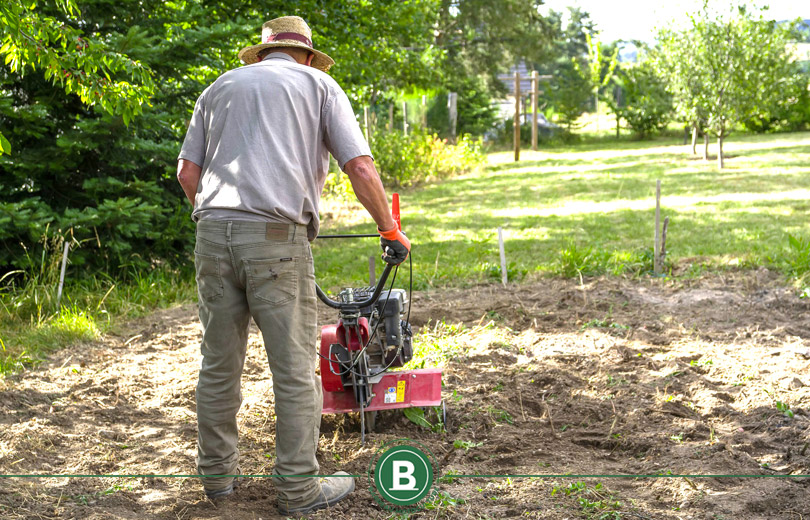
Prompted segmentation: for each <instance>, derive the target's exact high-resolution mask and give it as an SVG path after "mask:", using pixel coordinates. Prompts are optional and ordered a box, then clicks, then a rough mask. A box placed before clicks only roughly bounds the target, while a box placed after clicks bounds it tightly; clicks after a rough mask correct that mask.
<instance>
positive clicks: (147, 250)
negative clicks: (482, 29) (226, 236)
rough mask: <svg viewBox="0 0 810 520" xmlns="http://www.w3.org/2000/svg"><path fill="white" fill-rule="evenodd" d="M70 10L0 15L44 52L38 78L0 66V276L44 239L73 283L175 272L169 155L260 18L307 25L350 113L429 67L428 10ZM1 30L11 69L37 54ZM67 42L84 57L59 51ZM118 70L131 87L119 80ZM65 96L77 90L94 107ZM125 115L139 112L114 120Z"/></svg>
mask: <svg viewBox="0 0 810 520" xmlns="http://www.w3.org/2000/svg"><path fill="white" fill-rule="evenodd" d="M72 2H73V0H71V1H70V3H69V4H68V3H63V4H60V6H56V5H54V4H47V3H43V4H41V5H38V6H37V8H36V11H35V12H34V11H33V10H30V9H28V8H27V7H23V6H24V5H29V4H30V2H29V4H22V3H21V2H16V1H15V2H12V3H7V2H3V3H2V4H1V5H0V9H1V10H2V16H5V17H6V19H12V21H13V20H14V18H13V17H14V16H16V17H17V18H19V19H20V20H22V22H20V27H21V28H22V29H23V30H25V31H28V32H26V34H28V33H30V30H29V29H27V27H28V25H27V24H28V23H29V21H31V20H34V21H31V23H33V24H34V25H36V24H35V23H34V22H35V21H38V22H41V24H42V25H43V26H44V27H45V29H43V31H45V32H43V33H42V34H43V36H42V37H43V38H47V39H48V41H49V42H51V43H52V45H51V46H52V47H53V49H50V47H49V49H50V50H49V51H48V52H51V54H49V56H50V57H49V58H48V60H45V61H42V67H40V68H38V69H37V68H34V67H32V66H28V67H22V66H21V65H20V67H18V68H13V67H12V60H11V59H9V61H8V63H6V64H5V65H3V64H0V91H2V92H3V96H2V97H0V128H2V131H3V132H4V133H5V134H6V136H7V137H8V140H9V141H10V142H11V144H12V145H13V146H14V153H13V154H12V155H10V156H9V155H2V156H0V189H1V190H2V191H3V194H4V196H3V200H2V202H0V272H2V271H6V270H9V269H11V268H13V267H18V268H19V267H26V264H27V263H28V262H29V261H32V260H33V259H35V258H37V257H39V253H40V252H41V248H42V247H43V244H42V242H41V237H42V236H43V235H44V234H45V232H46V230H48V233H61V234H63V235H64V234H68V235H70V236H72V237H73V239H75V240H76V241H78V242H79V243H81V247H80V248H78V249H77V250H75V251H74V252H73V253H71V263H72V265H73V266H74V268H81V269H82V270H83V272H93V271H94V270H103V271H104V272H105V273H109V274H110V275H113V276H125V275H126V274H127V273H128V272H131V268H133V267H134V268H136V269H140V268H144V267H151V266H154V265H159V264H166V263H168V264H170V265H187V264H188V257H189V253H190V251H191V247H193V241H194V240H193V232H194V228H193V223H192V222H191V220H190V218H189V207H188V203H187V202H186V201H185V199H184V196H183V194H182V191H181V190H180V189H179V186H178V184H177V182H176V180H175V169H176V156H177V151H178V149H179V146H180V143H181V141H182V138H183V135H184V133H185V130H186V125H187V122H188V119H189V116H190V114H191V110H192V108H193V106H194V102H195V100H196V98H197V96H199V95H200V93H201V92H202V91H203V89H204V88H205V87H206V86H207V85H209V84H210V83H211V82H212V81H213V80H214V79H216V77H217V76H219V75H220V74H222V73H223V72H225V71H227V70H230V69H232V68H235V67H238V66H240V63H239V61H238V58H237V52H238V50H239V49H240V48H242V47H244V46H246V45H251V44H254V43H256V42H257V40H258V37H259V34H260V30H261V29H260V27H261V24H262V22H264V21H265V20H266V19H267V13H268V12H271V13H281V14H296V15H300V16H302V17H303V18H305V19H306V20H307V22H308V23H309V24H310V26H311V27H312V29H313V32H314V36H313V40H314V42H315V45H316V46H317V47H318V48H319V49H322V50H324V51H325V52H327V53H328V54H330V55H331V56H332V57H334V58H335V59H336V61H337V64H336V65H335V66H334V67H333V68H332V70H331V71H330V73H331V74H332V76H333V77H335V78H336V79H338V81H339V82H341V84H342V85H343V86H344V88H345V89H346V91H347V93H348V94H349V95H350V96H351V97H352V98H353V99H354V100H355V103H357V102H358V101H366V102H367V101H368V100H369V99H371V97H372V96H373V95H374V93H375V92H377V93H381V92H384V91H385V90H387V89H397V88H401V87H402V86H405V85H410V84H420V83H422V84H428V83H430V82H431V81H435V78H436V74H435V71H434V70H433V69H434V68H436V63H438V62H437V61H436V60H440V59H441V56H442V53H441V52H438V51H436V50H435V49H434V48H433V47H432V45H431V44H432V42H433V33H432V27H433V25H435V16H436V5H437V4H436V2H435V1H434V0H410V1H408V2H387V1H375V2H366V1H359V0H358V1H352V2H327V1H325V0H301V1H299V2H295V3H292V4H291V3H290V2H285V1H282V0H272V1H269V2H263V3H262V4H261V5H255V4H254V3H250V2H245V1H243V0H213V1H208V0H206V1H203V0H179V1H176V2H164V1H162V0H139V1H138V2H111V1H110V0H82V1H81V2H78V0H77V3H80V5H81V10H80V11H79V10H78V9H76V8H75V7H74V9H73V11H71V10H70V9H67V10H65V9H64V8H63V7H62V6H65V5H74V6H75V4H73V3H72ZM9 13H10V14H9ZM32 17H34V18H32ZM392 20H396V21H398V22H396V23H394V24H393V25H392V23H391V21H392ZM63 25H64V27H63ZM46 29H47V30H46ZM0 31H2V35H3V38H4V39H3V44H4V49H6V50H8V49H11V51H8V52H15V53H23V51H24V52H25V53H29V54H24V53H23V54H20V55H21V56H23V59H22V61H19V60H18V62H15V64H25V63H26V61H25V60H26V59H28V58H26V56H29V57H30V56H31V55H32V54H31V53H33V56H36V50H37V49H36V45H34V46H33V47H31V45H29V43H30V41H29V40H27V39H25V38H24V37H20V36H19V35H18V33H17V32H15V31H16V30H14V29H9V28H8V27H5V26H4V27H2V28H0ZM49 31H50V32H49ZM38 34H39V33H38ZM74 36H75V38H81V39H82V41H83V42H88V44H87V47H86V48H85V47H82V48H80V49H74V47H75V46H74V47H71V46H70V45H68V43H70V42H73V41H77V40H74V39H71V38H74ZM20 38H22V40H20ZM18 40H20V41H22V43H19V44H18V43H15V42H18ZM9 41H11V42H12V43H13V46H14V47H11V46H9V47H6V46H5V44H6V43H8V42H9ZM26 42H28V43H26ZM53 42H56V43H53ZM63 44H64V46H63ZM96 44H98V46H96ZM32 45H33V44H32ZM26 46H27V47H26ZM15 49H23V51H18V50H15ZM96 49H97V50H96ZM74 51H75V52H76V53H78V55H76V56H72V54H73V53H74ZM90 51H93V52H90ZM4 52H6V51H4ZM40 52H42V51H40ZM82 53H83V54H82ZM15 55H16V54H15ZM6 56H7V57H8V56H9V54H6ZM96 59H98V60H100V61H99V63H96V62H94V61H93V60H96ZM53 60H57V62H58V63H65V64H67V65H68V66H67V67H65V69H66V70H71V67H73V68H74V69H75V70H77V71H80V72H84V74H78V77H79V79H74V80H70V81H75V83H70V82H69V81H68V80H67V79H66V80H59V81H64V83H60V82H59V81H57V79H58V78H57V76H53V77H50V76H48V75H47V74H48V70H49V69H48V68H47V67H48V65H49V64H50V63H52V62H53ZM59 60H61V61H59ZM71 60H72V61H71ZM118 63H120V64H121V67H123V68H121V69H118V68H115V67H116V66H117V65H116V64H118ZM96 66H97V67H98V68H97V69H95V68H94V67H96ZM59 70H61V68H60V69H59ZM96 70H97V72H94V71H96ZM130 71H131V72H132V75H133V77H134V78H135V79H134V80H133V79H132V78H130V80H129V81H127V77H128V76H127V74H129V73H130ZM150 71H151V73H150ZM106 74H109V76H110V79H109V80H107V76H106ZM139 75H140V76H139ZM141 76H142V77H143V78H142V79H143V82H141V83H138V81H135V80H138V79H139V78H140V77H141ZM70 77H71V78H75V77H76V74H74V73H73V72H71V76H70ZM66 78H68V77H66ZM86 78H91V80H92V78H96V79H98V82H97V83H91V82H89V81H88V80H86ZM152 78H154V79H152ZM54 81H57V83H55V84H54ZM106 81H109V82H110V84H109V85H108V84H107V83H106ZM149 82H152V83H149ZM125 83H126V84H125ZM67 85H71V87H70V88H75V89H81V88H85V87H86V89H85V90H86V91H87V92H88V95H89V96H91V98H90V100H91V101H92V100H93V99H95V101H94V104H89V103H85V102H83V98H82V97H81V92H82V91H81V90H72V91H71V90H69V91H66V88H67V87H66V86H67ZM127 85H129V87H127ZM150 85H151V86H150ZM95 86H100V87H103V88H106V90H99V91H98V92H99V95H100V96H101V97H100V99H97V98H93V97H92V96H95V92H96V91H95V90H92V88H93V87H95ZM115 89H118V90H115ZM122 89H125V90H122ZM135 95H138V96H140V97H133V96H135ZM378 95H379V94H378ZM355 106H357V104H355ZM128 109H129V110H131V111H132V112H131V113H130V115H131V116H135V115H136V114H138V111H139V110H140V113H139V114H138V115H137V117H133V118H132V119H129V120H128V121H127V120H125V117H128V116H127V114H128V112H127V110H128ZM127 123H129V124H128V125H127ZM4 149H5V147H4ZM26 250H27V251H28V254H26V253H25V251H26ZM79 266H81V267H79Z"/></svg>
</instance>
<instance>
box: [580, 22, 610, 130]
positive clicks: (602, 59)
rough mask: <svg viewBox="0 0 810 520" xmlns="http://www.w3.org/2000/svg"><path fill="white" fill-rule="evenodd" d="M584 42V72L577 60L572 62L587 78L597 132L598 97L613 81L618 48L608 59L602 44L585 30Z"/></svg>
mask: <svg viewBox="0 0 810 520" xmlns="http://www.w3.org/2000/svg"><path fill="white" fill-rule="evenodd" d="M585 40H586V42H587V44H588V58H587V61H586V67H587V69H586V70H584V71H583V70H581V69H582V68H583V67H582V65H580V62H579V60H574V65H575V66H576V67H577V70H578V71H579V73H580V74H581V75H582V76H583V77H585V78H587V79H588V80H589V82H590V84H591V88H592V89H593V101H594V110H595V111H596V115H597V118H596V130H597V131H598V130H599V117H598V116H599V96H600V92H601V90H602V89H603V88H604V87H606V86H607V84H608V83H610V80H611V79H613V74H614V72H615V70H616V64H617V63H618V57H619V48H618V47H616V48H615V49H614V51H613V54H612V55H611V56H610V58H607V56H606V55H605V54H603V52H602V42H601V41H600V40H598V39H595V38H592V37H591V32H590V31H588V30H585Z"/></svg>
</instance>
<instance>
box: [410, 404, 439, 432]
mask: <svg viewBox="0 0 810 520" xmlns="http://www.w3.org/2000/svg"><path fill="white" fill-rule="evenodd" d="M430 410H431V411H432V412H433V413H432V414H428V413H425V410H423V409H422V408H417V407H413V408H403V409H402V413H403V414H404V415H405V417H407V419H408V420H409V421H411V422H412V423H414V424H415V425H417V426H421V427H422V428H425V429H428V430H430V431H432V432H433V433H441V432H443V431H444V423H442V417H441V408H439V407H436V408H432V409H430ZM430 415H433V416H435V419H434V420H435V422H431V421H430V418H429V416H430Z"/></svg>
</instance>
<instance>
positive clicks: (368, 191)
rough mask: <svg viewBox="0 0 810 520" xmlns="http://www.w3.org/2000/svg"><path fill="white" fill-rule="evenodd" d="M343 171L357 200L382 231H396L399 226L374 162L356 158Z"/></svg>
mask: <svg viewBox="0 0 810 520" xmlns="http://www.w3.org/2000/svg"><path fill="white" fill-rule="evenodd" d="M343 170H344V171H345V172H346V175H348V176H349V180H350V181H351V183H352V189H354V194H355V195H357V200H359V201H360V203H361V204H362V205H363V207H365V208H366V210H367V211H368V212H369V214H370V215H371V218H373V219H374V222H376V223H377V227H378V228H379V229H380V230H381V231H389V230H392V229H394V228H395V227H396V226H397V224H396V222H394V219H393V217H392V216H391V209H390V208H389V207H388V197H386V195H385V188H383V185H382V181H381V180H380V174H379V173H377V168H376V167H375V166H374V161H373V160H372V159H371V157H369V156H368V155H361V156H360V157H355V158H354V159H352V160H351V161H349V162H347V163H346V165H345V166H344V168H343Z"/></svg>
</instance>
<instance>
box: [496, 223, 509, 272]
mask: <svg viewBox="0 0 810 520" xmlns="http://www.w3.org/2000/svg"><path fill="white" fill-rule="evenodd" d="M498 249H500V251H501V283H502V284H503V285H504V287H505V286H506V282H507V281H508V280H507V276H506V252H505V251H504V248H503V228H502V227H500V226H498Z"/></svg>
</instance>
